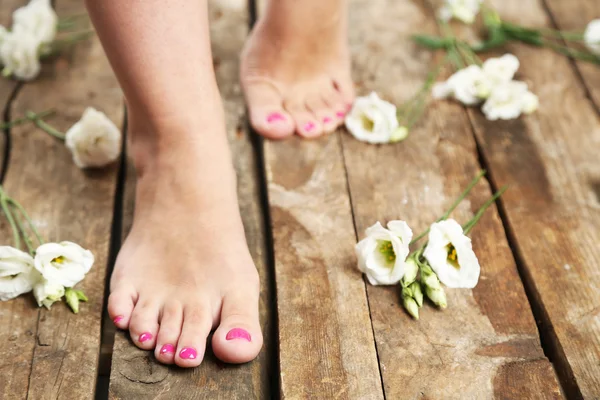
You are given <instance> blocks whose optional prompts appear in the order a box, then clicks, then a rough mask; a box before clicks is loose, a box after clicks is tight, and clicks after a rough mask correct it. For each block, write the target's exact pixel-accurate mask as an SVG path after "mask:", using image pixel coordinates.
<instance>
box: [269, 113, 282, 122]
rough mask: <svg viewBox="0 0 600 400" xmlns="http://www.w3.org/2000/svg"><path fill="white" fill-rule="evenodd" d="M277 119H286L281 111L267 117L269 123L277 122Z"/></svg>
mask: <svg viewBox="0 0 600 400" xmlns="http://www.w3.org/2000/svg"><path fill="white" fill-rule="evenodd" d="M277 121H285V117H284V116H283V115H281V114H279V113H273V114H270V115H269V116H268V117H267V122H268V123H273V122H277Z"/></svg>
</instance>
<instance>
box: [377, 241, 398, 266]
mask: <svg viewBox="0 0 600 400" xmlns="http://www.w3.org/2000/svg"><path fill="white" fill-rule="evenodd" d="M377 250H378V251H379V253H381V255H382V256H383V260H384V261H385V262H386V263H387V264H388V265H393V264H394V262H396V253H394V247H393V246H392V242H389V241H386V240H380V241H379V245H378V246H377Z"/></svg>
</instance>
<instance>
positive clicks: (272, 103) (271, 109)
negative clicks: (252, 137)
mask: <svg viewBox="0 0 600 400" xmlns="http://www.w3.org/2000/svg"><path fill="white" fill-rule="evenodd" d="M244 92H245V95H246V100H247V102H248V108H249V111H250V124H251V125H252V128H253V129H254V130H255V131H256V132H258V133H259V134H260V135H262V136H265V137H267V138H269V139H282V138H285V137H288V136H291V135H292V134H293V133H294V121H293V120H292V118H291V116H290V115H289V114H288V113H287V112H286V111H285V110H284V109H283V100H282V98H281V95H280V93H279V91H278V90H277V88H275V87H274V86H273V85H272V84H270V83H268V82H263V81H248V82H246V83H245V84H244Z"/></svg>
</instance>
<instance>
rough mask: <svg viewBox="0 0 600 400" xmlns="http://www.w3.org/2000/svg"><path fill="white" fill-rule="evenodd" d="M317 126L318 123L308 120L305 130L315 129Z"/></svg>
mask: <svg viewBox="0 0 600 400" xmlns="http://www.w3.org/2000/svg"><path fill="white" fill-rule="evenodd" d="M315 127H316V125H315V123H314V122H307V123H306V124H305V125H304V130H305V131H306V132H310V131H312V130H313V129H315Z"/></svg>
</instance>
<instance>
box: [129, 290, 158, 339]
mask: <svg viewBox="0 0 600 400" xmlns="http://www.w3.org/2000/svg"><path fill="white" fill-rule="evenodd" d="M159 309H160V307H159V305H158V303H156V302H155V301H151V300H148V299H143V298H140V300H139V301H138V302H137V304H136V305H135V308H134V309H133V313H132V314H131V320H130V322H129V334H130V335H131V340H133V343H135V345H136V346H137V347H139V348H140V349H144V350H150V349H152V348H154V346H155V344H156V333H157V332H158V312H159Z"/></svg>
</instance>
